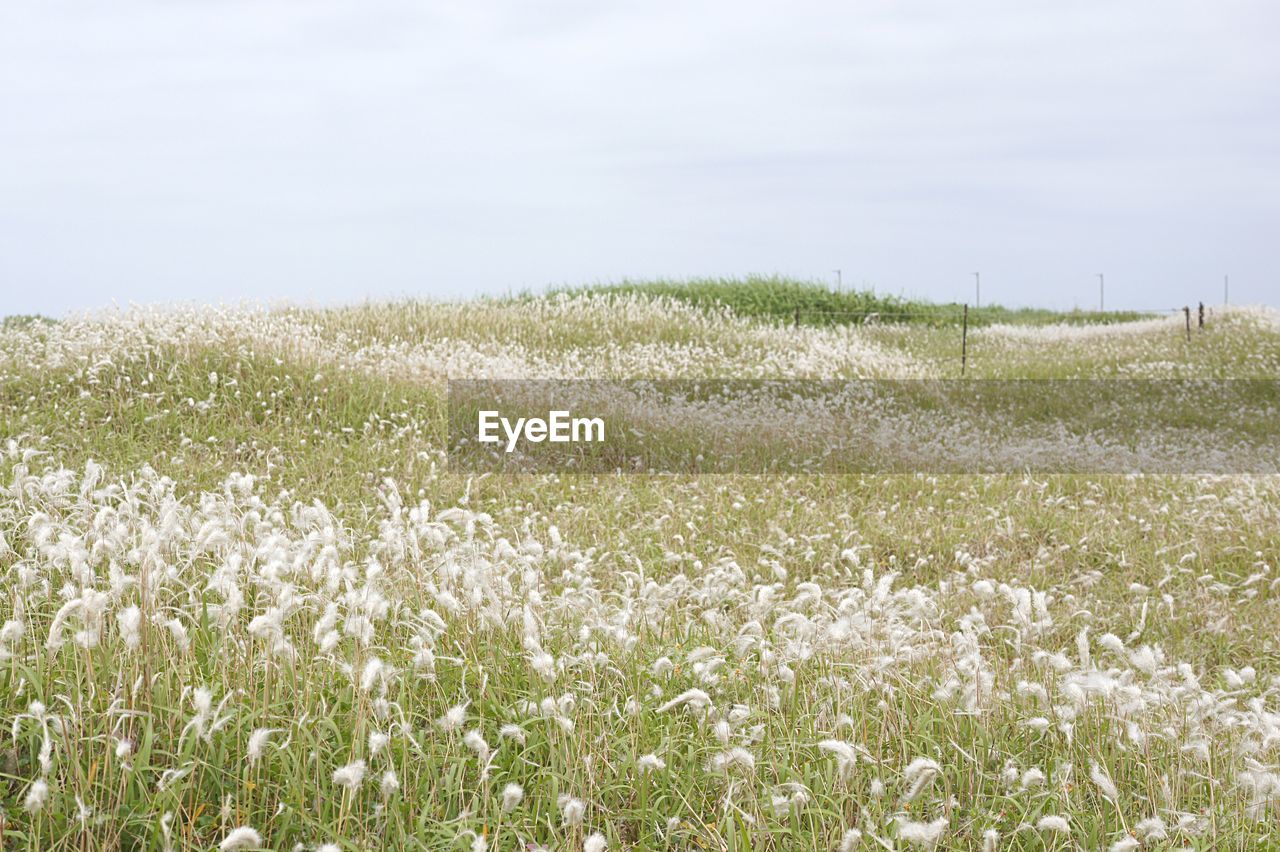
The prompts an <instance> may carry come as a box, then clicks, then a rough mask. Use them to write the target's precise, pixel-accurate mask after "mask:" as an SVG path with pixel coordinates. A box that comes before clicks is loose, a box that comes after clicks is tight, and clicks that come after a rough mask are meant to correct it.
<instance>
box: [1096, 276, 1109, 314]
mask: <svg viewBox="0 0 1280 852" xmlns="http://www.w3.org/2000/svg"><path fill="white" fill-rule="evenodd" d="M1106 309H1107V289H1106V279H1104V278H1103V277H1102V273H1101V272H1099V273H1098V313H1102V312H1103V311H1105V310H1106Z"/></svg>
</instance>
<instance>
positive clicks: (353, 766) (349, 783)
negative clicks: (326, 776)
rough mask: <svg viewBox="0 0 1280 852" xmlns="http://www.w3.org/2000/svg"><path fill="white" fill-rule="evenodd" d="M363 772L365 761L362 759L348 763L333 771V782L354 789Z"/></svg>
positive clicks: (358, 784)
mask: <svg viewBox="0 0 1280 852" xmlns="http://www.w3.org/2000/svg"><path fill="white" fill-rule="evenodd" d="M364 772H365V763H364V761H363V760H357V761H355V762H353V763H348V764H347V765H346V766H343V767H341V768H340V769H335V770H334V771H333V783H335V784H337V785H339V786H341V787H346V788H347V789H348V790H354V789H355V788H357V787H359V786H360V782H361V781H363V780H364Z"/></svg>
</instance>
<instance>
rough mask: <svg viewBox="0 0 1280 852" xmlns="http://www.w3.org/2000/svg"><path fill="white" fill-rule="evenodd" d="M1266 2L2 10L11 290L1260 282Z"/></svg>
mask: <svg viewBox="0 0 1280 852" xmlns="http://www.w3.org/2000/svg"><path fill="white" fill-rule="evenodd" d="M1277 44H1280V6H1278V5H1276V4H1275V3H1272V2H1236V0H1215V2H1195V3H1191V2H1179V0H1132V2H1117V0H1081V2H1071V3H1064V2H1061V0H1054V2H1042V0H1008V2H1004V0H969V2H965V3H958V2H955V0H937V2H911V0H907V1H906V2H903V0H877V2H862V0H854V1H853V2H834V0H832V2H821V3H817V2H809V3H806V2H796V0H790V1H789V2H786V3H783V2H773V3H755V2H744V0H732V2H709V1H708V2H700V0H693V2H690V0H681V2H660V1H659V0H646V2H637V3H606V2H600V0H592V2H572V0H556V2H507V3H483V2H479V3H462V2H458V3H448V4H445V3H427V2H398V1H397V0H350V2H324V0H166V2H141V0H112V2H110V3H89V2H72V3H67V2H56V0H4V2H3V3H0V314H8V313H18V312H42V313H46V314H53V315H60V314H63V313H65V312H67V311H69V310H75V309H81V308H91V307H97V306H102V305H105V304H109V303H110V302H112V301H116V302H119V303H125V302H130V301H137V302H151V301H159V300H171V299H180V300H199V301H229V300H238V299H241V298H246V297H249V298H264V299H275V298H287V299H294V300H312V301H319V302H334V301H353V300H359V299H363V298H366V297H379V296H397V295H426V296H432V297H456V296H460V295H467V294H477V293H502V292H506V291H508V290H521V289H526V288H528V289H534V290H540V289H542V288H544V287H545V286H547V285H549V284H556V283H573V284H577V283H588V282H593V281H610V280H617V279H621V278H623V277H631V278H646V277H653V276H669V277H687V276H699V275H724V276H730V275H743V274H747V273H752V272H755V273H780V274H785V275H792V276H798V277H805V278H824V279H828V280H834V273H833V271H832V270H834V269H836V268H840V269H842V270H843V273H844V283H845V286H846V287H849V286H873V287H875V288H876V289H877V290H879V291H887V292H893V293H905V294H908V295H922V296H927V297H932V298H937V299H957V300H965V299H972V297H973V275H972V273H973V272H974V271H981V272H982V287H983V298H984V301H987V300H997V301H1001V302H1004V303H1007V304H1042V305H1050V306H1058V307H1072V306H1074V305H1080V306H1085V307H1089V306H1095V305H1096V302H1097V289H1098V287H1097V283H1098V282H1097V278H1096V273H1098V272H1103V273H1105V274H1106V284H1107V306H1108V307H1117V308H1119V307H1136V308H1163V307H1170V306H1174V305H1182V304H1183V303H1186V302H1191V303H1193V304H1194V302H1195V301H1197V300H1200V299H1203V300H1205V301H1206V302H1216V301H1220V300H1221V298H1222V277H1223V275H1224V274H1227V273H1229V274H1230V275H1231V301H1232V302H1240V303H1244V302H1255V303H1256V302H1268V303H1272V304H1275V303H1278V302H1280V285H1278V283H1277V277H1276V276H1277V270H1278V269H1280V169H1278V167H1280V59H1277V57H1280V50H1277V47H1276V46H1277Z"/></svg>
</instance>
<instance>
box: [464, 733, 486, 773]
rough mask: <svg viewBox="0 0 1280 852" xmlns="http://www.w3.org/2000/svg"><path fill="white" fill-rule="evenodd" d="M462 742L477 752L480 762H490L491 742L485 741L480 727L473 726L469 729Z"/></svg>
mask: <svg viewBox="0 0 1280 852" xmlns="http://www.w3.org/2000/svg"><path fill="white" fill-rule="evenodd" d="M462 744H463V745H465V746H466V747H467V748H469V749H471V750H472V751H473V752H475V753H476V758H477V759H478V760H479V761H480V763H482V764H484V763H488V762H489V744H488V743H487V742H485V739H484V737H483V736H482V735H481V734H480V731H479V730H478V729H476V728H472V729H471V730H469V731H467V735H466V736H465V737H463V738H462Z"/></svg>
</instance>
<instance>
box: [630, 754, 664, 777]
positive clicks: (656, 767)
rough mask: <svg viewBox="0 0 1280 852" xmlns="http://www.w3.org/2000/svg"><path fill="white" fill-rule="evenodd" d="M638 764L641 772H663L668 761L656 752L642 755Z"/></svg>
mask: <svg viewBox="0 0 1280 852" xmlns="http://www.w3.org/2000/svg"><path fill="white" fill-rule="evenodd" d="M636 766H637V767H639V769H640V771H641V772H661V771H662V770H663V769H666V768H667V762H666V761H665V760H663V759H662V758H660V757H658V756H657V755H656V754H652V753H651V754H645V755H641V756H640V759H639V760H637V761H636Z"/></svg>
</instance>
